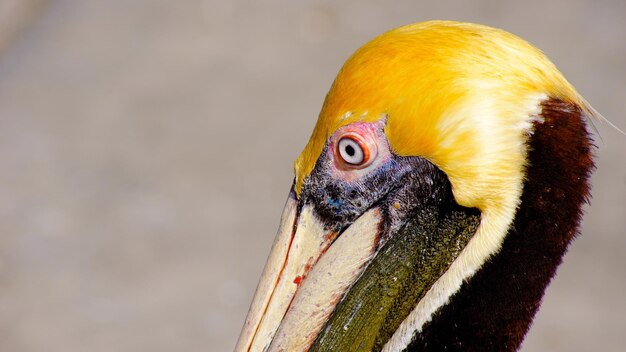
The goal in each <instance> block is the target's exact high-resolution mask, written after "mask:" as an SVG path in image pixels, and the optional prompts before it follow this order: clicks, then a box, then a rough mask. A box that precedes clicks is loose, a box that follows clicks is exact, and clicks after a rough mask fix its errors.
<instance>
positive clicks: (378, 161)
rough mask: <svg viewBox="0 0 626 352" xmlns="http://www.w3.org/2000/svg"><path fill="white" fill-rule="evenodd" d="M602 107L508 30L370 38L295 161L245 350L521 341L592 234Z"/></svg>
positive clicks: (408, 29) (464, 346)
mask: <svg viewBox="0 0 626 352" xmlns="http://www.w3.org/2000/svg"><path fill="white" fill-rule="evenodd" d="M592 115H593V114H592V110H591V108H590V107H589V106H588V105H587V104H586V103H585V101H584V100H583V99H582V98H581V96H580V95H579V94H578V93H577V92H576V91H575V90H574V88H573V87H572V86H571V85H570V84H569V83H568V82H567V81H566V80H565V78H564V77H563V76H562V75H561V73H560V72H559V71H558V70H557V69H556V67H555V66H554V65H553V64H552V63H551V62H550V61H549V60H548V59H547V58H546V57H545V56H544V55H543V54H542V53H541V52H540V51H539V50H538V49H536V48H535V47H533V46H531V45H530V44H528V43H527V42H525V41H524V40H522V39H520V38H518V37H516V36H514V35H512V34H510V33H507V32H504V31H502V30H498V29H494V28H489V27H486V26H481V25H475V24H468V23H458V22H449V21H431V22H424V23H418V24H413V25H408V26H404V27H400V28H397V29H394V30H391V31H389V32H387V33H384V34H382V35H381V36H379V37H377V38H375V39H373V40H372V41H370V42H369V43H367V44H365V45H364V46H363V47H361V48H360V49H358V50H357V51H356V52H355V53H354V54H353V55H352V56H351V57H350V58H349V59H348V60H347V62H346V63H345V64H344V66H343V67H342V68H341V70H340V72H339V74H338V76H337V78H336V79H335V81H334V83H333V85H332V87H331V88H330V91H329V93H328V95H327V96H326V100H325V102H324V105H323V107H322V110H321V112H320V115H319V119H318V121H317V125H316V126H315V129H314V131H313V134H312V136H311V139H310V140H309V142H308V144H307V145H306V147H305V148H304V151H303V152H302V154H301V155H300V156H299V157H298V159H297V160H296V162H295V181H294V184H293V186H292V188H291V192H290V194H289V197H288V199H287V203H286V206H285V209H284V213H283V216H282V220H281V224H280V228H279V231H278V235H277V237H276V240H275V243H274V247H273V249H272V251H271V253H270V256H269V259H268V262H267V264H266V267H265V270H264V272H263V275H262V278H261V281H260V283H259V286H258V288H257V291H256V295H255V297H254V300H253V302H252V305H251V308H250V311H249V313H248V317H247V319H246V322H245V325H244V328H243V331H242V333H241V336H240V339H239V342H238V344H237V347H236V351H381V350H382V351H403V350H407V349H408V350H416V351H443V350H464V351H471V350H481V351H485V350H497V351H508V350H516V349H517V348H518V346H519V345H520V343H521V341H522V340H523V337H524V335H525V334H526V332H527V330H528V328H529V325H530V323H531V321H532V319H533V316H534V314H535V313H536V311H537V309H538V307H539V304H540V301H541V297H542V295H543V292H544V290H545V288H546V286H547V285H548V283H549V281H550V279H551V278H552V277H553V275H554V273H555V270H556V268H557V266H558V265H559V264H560V262H561V258H562V256H563V254H564V253H565V251H566V249H567V246H568V244H569V243H570V241H571V240H572V238H573V237H574V236H575V235H576V233H577V231H578V225H579V222H580V217H581V206H582V204H583V203H584V202H585V201H586V199H587V198H588V191H589V181H588V180H589V176H590V173H591V171H592V169H593V162H592V159H591V151H592V141H591V139H590V137H589V134H588V133H587V129H586V119H587V117H589V116H592Z"/></svg>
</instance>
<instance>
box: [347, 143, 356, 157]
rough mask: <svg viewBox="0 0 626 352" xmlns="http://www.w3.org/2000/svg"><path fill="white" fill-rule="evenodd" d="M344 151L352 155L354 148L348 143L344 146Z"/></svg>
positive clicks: (354, 151)
mask: <svg viewBox="0 0 626 352" xmlns="http://www.w3.org/2000/svg"><path fill="white" fill-rule="evenodd" d="M346 153H347V154H348V155H350V156H354V154H355V153H356V150H354V147H353V146H351V145H350V144H348V145H347V146H346Z"/></svg>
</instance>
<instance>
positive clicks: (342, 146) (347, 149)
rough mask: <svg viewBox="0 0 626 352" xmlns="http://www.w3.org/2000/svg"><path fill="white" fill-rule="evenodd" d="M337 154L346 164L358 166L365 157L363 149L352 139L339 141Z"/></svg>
mask: <svg viewBox="0 0 626 352" xmlns="http://www.w3.org/2000/svg"><path fill="white" fill-rule="evenodd" d="M339 154H340V155H341V158H342V159H343V160H344V161H345V162H346V163H348V164H352V165H359V164H361V163H363V159H364V158H365V155H364V153H363V149H362V148H361V146H360V145H359V143H357V142H356V141H355V140H354V139H352V138H342V139H340V140H339Z"/></svg>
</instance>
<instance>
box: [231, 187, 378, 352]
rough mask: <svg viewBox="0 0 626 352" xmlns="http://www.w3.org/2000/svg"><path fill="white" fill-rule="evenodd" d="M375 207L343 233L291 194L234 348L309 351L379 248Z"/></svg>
mask: <svg viewBox="0 0 626 352" xmlns="http://www.w3.org/2000/svg"><path fill="white" fill-rule="evenodd" d="M381 219H382V217H381V212H380V210H379V209H376V208H373V209H370V210H369V211H367V212H366V213H364V214H363V215H361V217H359V219H357V220H356V221H355V222H354V223H353V224H352V225H351V226H349V227H348V228H347V229H346V230H344V231H343V232H342V233H341V234H338V233H337V232H334V231H331V230H329V229H326V228H325V226H324V223H323V222H322V221H321V220H320V219H319V218H318V217H317V216H316V215H315V213H314V211H313V208H312V206H311V205H309V204H300V203H299V202H298V200H297V199H296V197H295V194H294V193H293V192H291V194H290V195H289V198H288V199H287V204H286V205H285V209H284V211H283V215H282V220H281V224H280V228H279V230H278V234H277V236H276V240H275V242H274V246H273V248H272V251H271V253H270V256H269V258H268V260H267V263H266V265H265V269H264V271H263V275H262V277H261V280H260V282H259V285H258V287H257V290H256V294H255V296H254V299H253V301H252V305H251V307H250V311H249V312H248V317H247V318H246V322H245V325H244V327H243V330H242V332H241V336H240V337H239V341H238V342H237V346H236V347H235V351H237V352H240V351H246V352H247V351H253V352H254V351H302V350H306V349H308V348H309V347H310V346H311V344H312V343H313V340H314V339H315V337H316V336H317V334H318V333H319V331H320V330H321V328H322V326H323V324H324V323H325V322H326V321H327V319H328V316H329V315H330V314H331V313H332V311H333V309H334V307H335V306H336V305H337V302H339V300H340V299H341V297H342V296H343V294H344V293H345V291H346V290H347V289H348V288H349V287H350V285H351V284H353V283H354V281H355V280H356V279H357V278H358V276H359V275H360V274H361V273H362V272H363V269H364V268H365V266H366V265H367V263H368V262H369V261H370V260H371V259H372V257H373V256H374V253H375V251H376V244H377V240H378V235H379V231H380V230H379V229H380V223H381V221H382V220H381Z"/></svg>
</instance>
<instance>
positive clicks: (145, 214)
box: [0, 0, 626, 352]
mask: <svg viewBox="0 0 626 352" xmlns="http://www.w3.org/2000/svg"><path fill="white" fill-rule="evenodd" d="M428 19H454V20H464V21H472V22H479V23H484V24H488V25H492V26H496V27H501V28H504V29H506V30H509V31H511V32H513V33H515V34H517V35H520V36H522V37H524V38H526V39H527V40H529V41H531V42H532V43H534V44H535V45H537V46H538V47H539V48H541V49H542V50H544V51H545V52H546V53H547V54H548V56H549V57H550V58H552V60H553V61H554V62H555V63H556V64H557V66H558V67H559V68H560V69H561V70H562V71H563V72H564V74H565V75H566V77H568V79H569V80H570V81H571V82H572V83H573V84H574V85H575V86H576V87H577V88H578V89H579V91H580V92H581V93H582V94H583V95H584V96H585V97H586V98H587V99H588V100H589V101H590V102H591V103H592V104H593V105H594V106H595V108H596V109H597V110H598V111H600V112H601V113H603V114H604V116H606V117H607V118H609V119H610V120H611V121H612V122H614V123H615V124H616V125H618V126H621V128H622V129H626V2H625V1H622V0H615V1H566V0H559V1H549V2H547V1H523V2H522V1H497V0H483V1H454V2H452V1H438V2H437V3H436V4H435V2H425V1H404V0H401V1H393V2H389V1H347V0H346V1H298V2H287V1H284V2H279V1H212V0H208V1H207V0H189V1H184V2H183V1H166V0H132V1H130V0H99V1H96V0H93V1H75V0H74V1H70V0H0V170H1V171H0V232H1V234H0V350H2V351H11V352H22V351H24V352H26V351H154V352H159V351H230V350H232V348H233V347H234V343H235V340H236V339H237V336H238V334H239V329H240V327H241V325H242V323H243V320H244V317H245V314H246V311H247V309H248V305H249V303H250V300H251V297H252V294H253V292H254V289H255V286H256V282H257V279H258V277H259V274H260V272H261V269H262V266H263V264H264V261H265V258H266V256H267V254H268V251H269V248H270V246H271V243H272V239H273V237H274V234H275V231H276V229H277V226H278V221H279V217H280V214H281V210H282V206H283V202H284V200H285V198H286V195H287V192H288V189H289V187H290V184H291V181H292V177H293V171H292V162H293V160H294V159H295V157H296V156H297V155H298V154H299V152H300V151H301V149H302V148H303V147H304V144H305V143H306V141H307V139H308V137H309V134H310V132H311V131H312V128H313V125H314V123H315V120H316V116H317V113H318V112H319V109H320V107H321V104H322V101H323V98H324V95H325V94H326V91H327V89H328V88H329V86H330V84H331V82H332V80H333V78H334V76H335V74H336V73H337V70H338V69H339V67H340V66H341V64H342V63H343V61H344V60H345V59H346V58H347V57H348V55H350V54H351V53H352V52H353V51H354V50H355V49H356V48H357V47H359V46H360V45H361V44H363V43H364V42H366V41H367V40H369V39H371V38H372V37H374V36H375V35H377V34H379V33H381V32H383V31H385V30H388V29H390V28H393V27H397V26H400V25H403V24H407V23H411V22H418V21H423V20H428ZM597 126H598V129H599V130H600V133H601V135H602V137H603V140H604V141H603V142H601V141H598V143H597V144H598V146H599V149H598V151H597V156H598V158H597V166H598V171H597V172H596V174H595V176H594V179H593V182H594V190H593V193H594V199H593V206H592V207H590V208H588V210H587V215H586V217H585V222H584V226H583V236H581V237H580V238H579V239H578V240H577V241H576V242H575V243H574V245H573V247H572V248H571V251H570V253H569V254H568V256H567V257H566V258H565V262H564V264H563V266H562V267H561V269H560V271H559V274H558V276H557V279H556V281H555V282H554V284H553V285H552V286H551V287H550V288H549V290H548V292H547V296H546V298H545V301H544V304H543V308H542V310H541V311H540V313H539V315H538V317H537V319H536V321H535V324H534V327H533V329H532V330H531V332H530V334H529V335H528V338H527V340H526V342H525V343H524V347H523V350H524V351H623V350H624V349H625V348H626V347H625V346H626V236H625V232H626V231H625V229H626V137H625V136H623V135H620V134H619V133H618V132H617V131H615V130H614V129H612V128H610V127H608V126H607V125H606V124H602V123H597ZM547 216H549V214H548V215H547Z"/></svg>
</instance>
